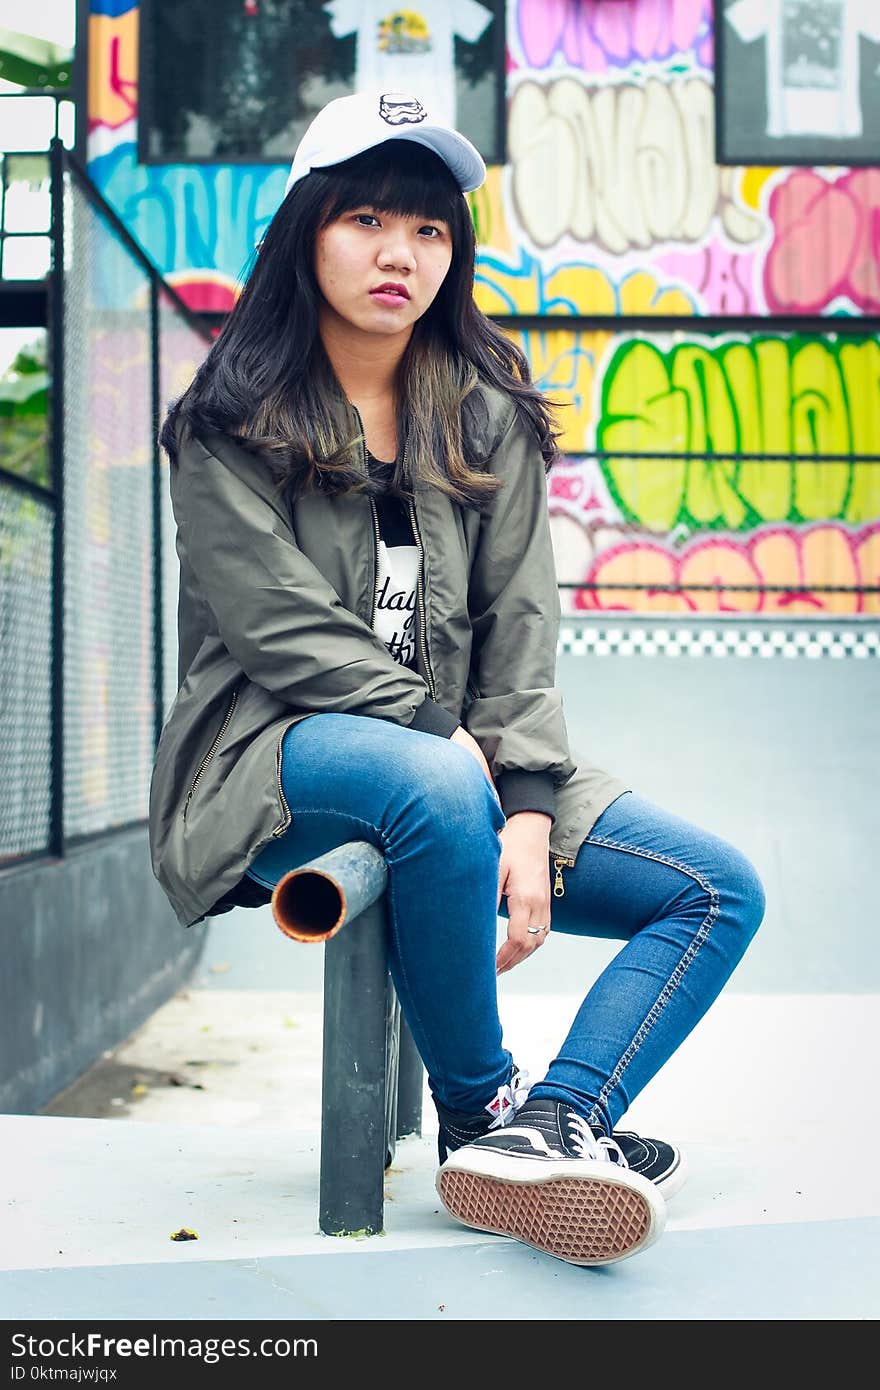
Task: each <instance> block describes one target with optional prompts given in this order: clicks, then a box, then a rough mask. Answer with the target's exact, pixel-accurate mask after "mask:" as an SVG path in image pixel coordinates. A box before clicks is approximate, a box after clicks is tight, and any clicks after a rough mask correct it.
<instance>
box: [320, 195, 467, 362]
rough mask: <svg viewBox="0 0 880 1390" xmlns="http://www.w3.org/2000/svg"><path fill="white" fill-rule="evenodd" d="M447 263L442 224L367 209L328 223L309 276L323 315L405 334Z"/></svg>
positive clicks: (447, 236) (448, 246)
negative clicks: (313, 280)
mask: <svg viewBox="0 0 880 1390" xmlns="http://www.w3.org/2000/svg"><path fill="white" fill-rule="evenodd" d="M451 260H452V237H451V233H450V228H449V226H448V225H447V224H446V223H445V222H443V221H438V220H435V221H426V220H425V219H424V218H423V217H409V216H403V215H401V214H398V213H389V212H381V211H379V210H378V209H376V208H372V207H369V206H366V205H365V206H363V207H357V208H353V209H352V210H351V211H350V212H345V213H343V214H342V216H341V217H338V218H336V220H335V221H333V222H331V223H329V225H328V226H326V227H324V228H323V229H322V230H321V231H320V232H319V233H318V236H317V239H316V243H315V275H316V278H317V281H318V288H319V289H320V291H321V294H322V296H323V298H324V302H325V306H326V307H325V313H329V314H330V316H331V317H332V318H333V319H334V320H335V321H336V325H337V326H340V325H341V324H345V325H347V326H349V327H352V328H356V329H359V330H361V331H362V332H364V333H375V334H379V335H382V336H384V337H390V336H393V335H395V334H399V333H405V334H406V336H407V338H408V337H409V334H410V332H411V330H412V327H413V324H414V323H415V322H416V320H417V319H420V318H421V317H422V315H423V314H424V313H425V312H426V310H427V309H429V308H430V306H431V304H432V303H433V302H434V299H435V298H436V296H437V293H438V291H439V289H440V286H441V285H442V284H443V281H444V279H445V278H446V272H447V271H448V270H449V265H450V262H451Z"/></svg>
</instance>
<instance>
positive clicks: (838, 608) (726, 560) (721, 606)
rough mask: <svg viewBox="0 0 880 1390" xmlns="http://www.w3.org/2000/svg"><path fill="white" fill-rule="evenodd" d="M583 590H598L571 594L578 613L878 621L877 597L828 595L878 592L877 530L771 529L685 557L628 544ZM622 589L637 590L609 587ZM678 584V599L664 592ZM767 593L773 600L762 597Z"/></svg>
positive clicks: (718, 540) (828, 526)
mask: <svg viewBox="0 0 880 1390" xmlns="http://www.w3.org/2000/svg"><path fill="white" fill-rule="evenodd" d="M585 582H586V583H588V584H590V585H596V586H598V587H596V588H592V587H591V588H589V589H586V588H585V589H578V590H576V591H574V592H573V597H572V609H573V610H574V611H579V610H580V611H595V610H597V609H599V610H603V611H614V610H624V611H628V612H632V611H636V612H642V613H650V612H666V613H698V612H712V613H764V614H780V615H784V614H790V613H806V614H814V615H816V614H823V613H836V614H847V613H880V595H878V594H876V593H853V592H837V593H834V592H832V593H827V592H823V589H825V588H826V587H832V588H839V589H847V590H851V589H857V588H859V587H865V588H875V587H877V585H878V583H880V522H872V523H871V524H870V525H869V526H866V527H863V528H861V529H860V530H857V531H852V530H849V529H848V528H847V527H845V526H841V525H839V524H837V523H833V522H832V523H821V524H819V525H816V526H806V527H801V528H795V527H790V526H768V527H764V528H762V529H761V530H759V531H756V532H755V533H754V534H753V535H752V536H751V537H750V539H749V540H748V541H737V540H735V539H733V538H732V537H729V536H717V537H711V538H706V539H700V540H698V541H695V542H693V543H692V544H690V545H688V546H685V547H684V548H683V549H682V550H680V551H673V550H671V549H670V548H668V547H667V546H665V545H664V544H662V543H661V542H659V541H656V540H636V541H625V542H622V543H620V544H612V545H610V546H609V547H608V548H607V549H605V550H603V551H601V552H600V554H599V555H597V556H596V558H595V559H594V560H593V562H592V564H591V565H590V567H589V570H588V573H587V575H586V580H585ZM689 583H690V584H693V585H695V586H696V585H700V586H704V585H711V586H714V587H713V588H710V589H706V588H703V587H700V588H696V587H695V588H693V589H688V587H687V586H688V584H689ZM620 584H632V585H633V586H634V587H633V588H632V589H620V588H612V587H610V586H612V585H620ZM678 584H680V585H682V586H683V588H682V589H681V590H680V591H677V592H673V593H670V592H668V591H667V590H665V589H664V588H663V587H662V586H664V585H678ZM603 585H607V586H609V587H605V588H603ZM738 585H741V586H743V588H742V589H737V588H736V587H735V586H738ZM762 585H766V586H768V588H769V589H770V590H771V592H759V590H760V589H761V586H762Z"/></svg>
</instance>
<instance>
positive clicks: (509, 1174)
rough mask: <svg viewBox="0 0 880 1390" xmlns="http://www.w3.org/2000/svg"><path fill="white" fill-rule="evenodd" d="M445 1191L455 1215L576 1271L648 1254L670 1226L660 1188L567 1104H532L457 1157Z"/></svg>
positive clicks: (448, 1167) (447, 1166) (442, 1184)
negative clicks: (537, 1251)
mask: <svg viewBox="0 0 880 1390" xmlns="http://www.w3.org/2000/svg"><path fill="white" fill-rule="evenodd" d="M437 1191H438V1193H439V1194H440V1200H441V1202H442V1203H443V1205H444V1207H445V1208H446V1210H447V1211H448V1212H449V1214H450V1216H454V1217H455V1218H456V1220H458V1221H461V1222H462V1223H463V1224H464V1225H465V1226H471V1227H473V1228H474V1229H475V1230H478V1231H490V1232H492V1233H493V1234H495V1235H506V1236H512V1237H513V1238H514V1239H515V1240H521V1241H522V1242H523V1243H524V1244H525V1245H531V1246H533V1247H534V1249H536V1250H543V1251H545V1252H546V1253H547V1254H548V1255H555V1256H556V1257H557V1259H560V1260H566V1261H567V1262H568V1263H569V1264H576V1265H606V1264H612V1263H614V1262H615V1261H616V1260H625V1259H627V1257H628V1256H630V1255H635V1254H636V1253H637V1252H638V1251H640V1250H645V1249H647V1247H648V1246H649V1245H653V1243H654V1241H655V1240H657V1239H658V1237H659V1236H660V1234H661V1233H662V1231H663V1228H664V1226H665V1224H666V1203H665V1201H664V1198H663V1194H662V1192H661V1191H660V1190H659V1188H658V1187H657V1186H656V1184H655V1183H653V1182H652V1181H651V1179H650V1178H647V1177H645V1176H644V1174H642V1173H634V1172H632V1171H631V1170H630V1168H629V1167H628V1165H627V1161H626V1158H625V1157H624V1155H623V1152H622V1150H621V1149H620V1148H619V1147H618V1145H617V1144H616V1143H615V1141H614V1140H613V1139H608V1138H605V1137H602V1138H598V1139H597V1138H596V1136H595V1134H594V1133H593V1131H592V1130H591V1128H590V1126H589V1125H588V1124H587V1122H586V1120H585V1119H583V1118H582V1117H581V1116H580V1115H578V1114H577V1112H576V1111H574V1110H572V1109H570V1108H569V1107H568V1106H567V1105H565V1104H563V1103H562V1102H561V1101H555V1100H527V1101H526V1102H525V1104H524V1105H523V1106H522V1107H521V1108H520V1110H519V1112H518V1114H517V1115H516V1118H515V1120H514V1123H513V1124H509V1125H507V1126H505V1127H503V1128H499V1129H497V1130H494V1131H492V1132H490V1133H487V1134H485V1135H484V1136H483V1137H482V1138H479V1139H474V1140H472V1141H471V1143H469V1144H465V1145H464V1146H463V1147H461V1148H459V1149H456V1150H455V1151H454V1152H453V1153H451V1154H450V1155H449V1157H448V1158H447V1159H446V1161H445V1162H444V1163H443V1166H442V1167H441V1168H440V1170H439V1172H438V1174H437Z"/></svg>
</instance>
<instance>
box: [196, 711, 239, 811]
mask: <svg viewBox="0 0 880 1390" xmlns="http://www.w3.org/2000/svg"><path fill="white" fill-rule="evenodd" d="M237 701H238V691H237V690H235V691H233V693H232V699H231V700H230V702H229V708H228V709H227V711H226V715H225V717H224V719H223V723H222V724H221V725H220V728H219V729H218V731H217V735H216V737H215V739H214V742H213V743H212V744H211V747H210V748H209V749H208V751H207V753H206V754H205V756H204V757H203V758H202V761H201V762H200V763H199V767H198V771H197V772H196V775H195V777H194V778H193V780H192V783H191V785H190V789H189V791H188V792H187V794H186V801H185V802H184V804H183V819H184V820H186V813H187V811H188V810H189V803H190V802H191V801H192V799H193V795H194V793H195V790H196V787H197V786H198V784H199V780H200V778H201V776H202V774H203V773H204V771H205V768H206V767H207V766H208V764H209V762H210V761H211V759H212V758H213V756H214V754H215V753H216V752H217V749H218V748H219V747H220V742H221V740H222V738H223V735H224V734H225V733H226V730H227V729H228V727H229V721H230V719H231V718H232V714H233V711H234V709H235V706H236V703H237Z"/></svg>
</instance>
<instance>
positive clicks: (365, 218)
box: [355, 212, 378, 227]
mask: <svg viewBox="0 0 880 1390" xmlns="http://www.w3.org/2000/svg"><path fill="white" fill-rule="evenodd" d="M355 221H356V222H360V224H361V226H362V227H366V226H367V225H368V223H370V222H375V223H377V225H378V218H376V217H374V216H373V214H372V213H371V212H359V213H357V215H356V216H355Z"/></svg>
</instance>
